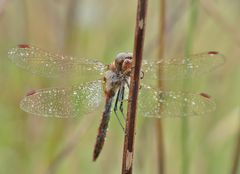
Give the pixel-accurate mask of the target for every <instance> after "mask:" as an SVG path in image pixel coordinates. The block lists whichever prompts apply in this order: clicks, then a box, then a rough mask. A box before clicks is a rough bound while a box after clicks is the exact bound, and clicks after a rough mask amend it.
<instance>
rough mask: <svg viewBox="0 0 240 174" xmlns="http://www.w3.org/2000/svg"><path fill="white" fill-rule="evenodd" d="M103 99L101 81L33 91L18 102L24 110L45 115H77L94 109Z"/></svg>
mask: <svg viewBox="0 0 240 174" xmlns="http://www.w3.org/2000/svg"><path fill="white" fill-rule="evenodd" d="M102 99H103V90H102V81H101V80H98V81H93V82H88V83H85V84H82V85H80V86H73V87H71V88H49V89H41V90H37V91H33V92H31V93H29V94H27V95H26V96H25V97H24V98H23V99H22V101H21V102H20V108H21V109H22V110H24V111H25V112H28V113H31V114H34V115H40V116H45V117H77V116H82V115H84V114H87V113H89V112H91V111H94V110H96V108H97V107H98V106H99V105H100V103H101V101H102Z"/></svg>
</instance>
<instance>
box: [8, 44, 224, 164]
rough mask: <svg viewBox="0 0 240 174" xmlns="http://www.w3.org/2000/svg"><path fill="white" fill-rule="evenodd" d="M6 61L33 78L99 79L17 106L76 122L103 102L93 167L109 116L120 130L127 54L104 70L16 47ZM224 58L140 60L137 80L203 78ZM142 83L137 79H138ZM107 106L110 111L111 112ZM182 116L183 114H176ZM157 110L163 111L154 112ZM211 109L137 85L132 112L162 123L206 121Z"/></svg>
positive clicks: (202, 100) (200, 101)
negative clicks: (70, 76) (192, 118)
mask: <svg viewBox="0 0 240 174" xmlns="http://www.w3.org/2000/svg"><path fill="white" fill-rule="evenodd" d="M8 57H9V58H10V59H11V60H12V62H13V63H15V64H16V65H17V66H19V67H21V68H23V69H26V70H28V71H30V72H32V73H33V74H38V75H43V76H46V77H57V76H61V75H64V74H66V73H68V72H77V73H79V74H80V75H82V74H83V75H85V76H88V73H90V72H93V73H94V74H96V76H97V75H98V76H101V78H99V79H97V78H96V80H94V81H88V82H86V83H82V84H80V85H72V86H71V87H67V88H60V87H56V88H46V89H38V90H33V91H30V92H28V93H27V94H26V95H25V96H24V98H23V99H22V100H21V101H20V108H21V109H22V110H23V111H25V112H27V113H30V114H33V115H40V116H45V117H62V118H67V117H79V116H83V115H86V114H88V113H91V112H93V111H95V110H96V108H98V107H99V106H100V105H101V103H102V101H104V100H105V105H104V109H103V112H102V117H101V121H100V125H99V128H98V134H97V138H96V143H95V147H94V152H93V161H95V160H96V159H97V158H98V156H99V154H100V152H101V151H102V148H103V145H104V142H105V137H106V134H107V128H108V124H109V120H110V115H111V111H112V110H113V111H114V114H115V115H116V116H117V119H118V121H119V123H120V125H121V126H122V128H123V129H124V126H123V125H122V124H121V121H120V116H119V112H120V114H121V115H122V117H121V118H122V119H125V115H124V108H123V106H124V102H125V101H127V100H128V98H127V99H126V98H125V96H126V92H127V90H128V88H129V80H130V76H131V72H132V69H133V68H134V67H133V55H132V53H125V52H123V53H119V54H117V56H116V58H115V59H114V60H113V62H112V63H110V64H104V63H102V62H101V61H98V60H94V59H87V58H76V57H71V56H64V55H62V54H58V53H53V52H49V51H46V50H43V49H41V48H39V47H35V46H32V45H28V44H20V45H18V46H16V47H14V48H11V49H10V50H9V52H8ZM224 61H225V58H224V56H223V55H222V54H221V53H219V52H216V51H208V52H203V53H199V54H193V55H190V56H187V57H185V58H180V59H177V58H173V59H163V60H161V61H147V60H143V63H142V69H141V72H142V73H141V74H142V78H143V77H144V78H147V79H153V80H159V79H158V77H157V76H156V74H157V73H156V72H157V70H158V68H161V69H162V70H163V72H164V74H166V78H163V79H162V80H166V79H170V80H171V79H181V78H184V77H185V76H186V74H187V76H188V77H196V76H198V75H201V74H205V73H207V72H210V71H211V70H213V69H215V68H216V67H218V66H220V65H222V64H223V63H224ZM144 78H143V79H144ZM112 106H113V109H112ZM184 107H187V108H188V112H187V114H186V113H183V112H182V108H184ZM160 108H163V110H160ZM215 108H216V106H215V102H214V101H213V100H212V99H211V98H210V96H209V95H207V94H205V93H200V94H192V93H186V92H181V91H161V90H159V89H155V88H153V87H151V86H150V85H147V84H144V83H141V87H140V93H139V99H138V110H139V114H140V115H143V116H146V117H155V118H165V117H182V116H191V115H197V116H198V115H199V116H200V115H207V114H209V113H211V112H212V111H214V109H215Z"/></svg>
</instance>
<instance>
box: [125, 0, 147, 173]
mask: <svg viewBox="0 0 240 174" xmlns="http://www.w3.org/2000/svg"><path fill="white" fill-rule="evenodd" d="M146 13H147V0H138V6H137V17H136V26H135V40H134V49H133V69H132V71H133V72H132V74H131V81H130V89H129V97H128V99H129V100H128V109H127V121H126V129H125V139H124V149H123V159H122V174H131V173H132V168H133V152H134V139H135V124H136V110H137V98H138V90H139V79H140V70H141V64H142V54H143V45H144V32H145V23H146Z"/></svg>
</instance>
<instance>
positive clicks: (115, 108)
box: [113, 87, 124, 132]
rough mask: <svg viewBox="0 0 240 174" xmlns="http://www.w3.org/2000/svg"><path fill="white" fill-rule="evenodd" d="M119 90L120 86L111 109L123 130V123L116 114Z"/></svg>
mask: <svg viewBox="0 0 240 174" xmlns="http://www.w3.org/2000/svg"><path fill="white" fill-rule="evenodd" d="M120 91H121V87H120V88H119V90H118V93H117V98H116V101H115V105H114V109H113V111H114V114H115V116H116V117H117V120H118V123H119V124H120V126H121V127H122V130H123V132H124V126H123V124H122V123H121V120H120V119H119V116H118V114H117V108H118V107H117V105H118V102H119V97H120Z"/></svg>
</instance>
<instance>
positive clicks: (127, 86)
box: [124, 79, 130, 89]
mask: <svg viewBox="0 0 240 174" xmlns="http://www.w3.org/2000/svg"><path fill="white" fill-rule="evenodd" d="M124 82H125V83H126V84H127V87H128V89H129V88H130V85H129V83H128V81H127V80H126V79H124Z"/></svg>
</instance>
